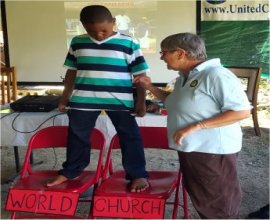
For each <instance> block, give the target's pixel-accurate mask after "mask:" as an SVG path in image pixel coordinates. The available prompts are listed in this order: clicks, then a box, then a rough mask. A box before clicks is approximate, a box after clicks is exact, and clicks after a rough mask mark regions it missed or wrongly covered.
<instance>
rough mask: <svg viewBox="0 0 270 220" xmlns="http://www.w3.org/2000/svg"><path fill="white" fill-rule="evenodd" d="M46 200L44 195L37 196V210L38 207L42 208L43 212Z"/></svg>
mask: <svg viewBox="0 0 270 220" xmlns="http://www.w3.org/2000/svg"><path fill="white" fill-rule="evenodd" d="M46 200H47V198H46V196H45V195H40V196H39V200H38V204H37V209H40V205H41V206H42V208H43V209H44V210H45V209H46V207H45V205H44V203H45V202H46Z"/></svg>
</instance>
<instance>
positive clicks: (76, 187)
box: [6, 126, 105, 219]
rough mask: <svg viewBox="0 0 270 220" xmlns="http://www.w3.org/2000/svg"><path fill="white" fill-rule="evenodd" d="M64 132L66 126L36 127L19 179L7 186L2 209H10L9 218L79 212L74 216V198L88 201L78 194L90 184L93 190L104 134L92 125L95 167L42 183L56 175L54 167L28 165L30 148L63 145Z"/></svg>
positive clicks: (100, 159) (68, 214)
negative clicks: (70, 177)
mask: <svg viewBox="0 0 270 220" xmlns="http://www.w3.org/2000/svg"><path fill="white" fill-rule="evenodd" d="M67 134H68V127H67V126H53V127H47V128H44V129H42V130H40V131H38V132H37V133H36V134H34V135H33V136H32V138H31V139H30V142H29V144H28V149H27V152H26V156H25V160H24V164H23V168H22V173H21V175H20V179H19V180H18V181H17V182H16V183H15V184H14V185H13V186H11V187H10V189H9V194H8V199H7V203H6V210H10V211H12V215H11V218H12V219H14V218H15V217H19V218H53V219H54V218H65V219H69V218H80V216H74V214H75V212H76V208H77V204H78V202H91V200H89V199H88V200H87V199H84V200H83V199H79V197H80V194H82V193H83V192H85V191H86V190H88V189H89V188H90V187H92V186H93V188H94V189H93V190H95V188H96V187H97V184H98V182H99V180H100V177H101V172H102V169H103V166H102V160H103V154H104V148H105V137H104V135H103V133H102V132H101V131H99V130H97V129H93V131H92V133H91V136H90V137H89V141H90V142H91V146H92V149H95V150H93V153H94V152H97V154H98V155H97V156H96V159H97V163H95V164H96V165H95V166H96V167H95V169H93V170H92V168H91V170H84V171H83V173H82V174H81V175H80V176H79V177H78V178H75V179H73V180H70V181H66V182H64V183H62V184H59V185H56V186H52V187H46V186H45V183H46V181H48V180H49V179H52V178H55V177H56V176H57V175H58V172H57V170H34V169H33V168H32V166H31V162H30V158H31V154H32V152H33V150H36V149H40V148H58V147H65V146H66V144H67ZM95 155H96V154H95ZM93 162H94V161H93ZM91 163H92V161H91ZM92 205H93V204H92V203H91V206H89V207H90V211H89V216H90V215H91V209H92ZM17 212H27V214H28V215H22V213H20V215H19V216H17ZM40 213H41V214H40ZM44 214H45V215H44Z"/></svg>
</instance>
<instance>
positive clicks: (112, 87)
mask: <svg viewBox="0 0 270 220" xmlns="http://www.w3.org/2000/svg"><path fill="white" fill-rule="evenodd" d="M80 20H81V22H82V25H83V27H84V28H85V30H86V32H87V34H84V35H80V36H76V37H74V38H73V39H72V42H71V45H70V49H69V52H68V54H67V57H66V60H65V63H64V66H65V67H67V72H66V76H65V88H64V91H63V95H62V98H61V100H60V103H59V110H60V111H61V112H63V111H66V109H67V106H68V107H69V109H68V112H67V113H68V117H69V133H68V143H67V158H66V161H65V162H64V163H63V169H62V170H60V171H59V175H58V176H57V177H56V178H55V179H54V180H52V181H50V182H48V183H47V186H48V187H50V186H54V185H57V184H61V183H63V182H65V181H68V180H71V179H74V178H76V177H78V176H79V175H80V174H81V172H82V171H83V169H84V168H85V167H86V166H87V165H88V164H89V162H90V146H89V135H90V133H91V131H92V129H93V128H94V127H95V122H96V119H97V117H98V116H99V114H100V112H101V111H102V110H105V111H106V112H107V115H108V116H109V117H110V119H111V121H112V123H113V125H114V126H115V129H116V131H117V133H118V135H119V137H120V143H121V152H122V163H123V167H124V169H125V171H126V178H127V179H128V180H130V191H131V192H141V191H144V190H145V189H146V188H148V187H149V184H148V182H147V178H148V174H147V172H146V170H145V164H146V163H145V156H144V150H143V143H142V140H141V137H140V133H139V129H138V125H137V122H136V120H135V117H134V115H132V114H131V110H133V109H134V101H133V90H132V76H133V77H134V78H136V77H137V76H143V75H146V72H147V71H149V69H148V66H147V64H146V62H145V59H144V57H143V55H142V52H141V49H140V46H139V44H138V42H137V41H136V40H134V39H132V38H131V37H130V36H127V35H123V34H120V33H118V32H114V31H113V27H114V25H115V18H113V17H112V15H111V13H110V11H109V10H108V9H107V8H106V7H104V6H101V5H92V6H86V7H85V8H83V9H82V11H81V13H80ZM145 109H146V108H145V90H144V89H143V88H142V87H140V85H137V103H136V106H135V112H134V113H135V114H136V115H137V116H140V117H142V116H144V115H145Z"/></svg>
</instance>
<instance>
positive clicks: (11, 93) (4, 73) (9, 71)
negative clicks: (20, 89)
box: [1, 67, 17, 105]
mask: <svg viewBox="0 0 270 220" xmlns="http://www.w3.org/2000/svg"><path fill="white" fill-rule="evenodd" d="M16 99H17V76H16V69H15V67H1V104H2V105H3V104H6V103H10V102H11V101H15V100H16Z"/></svg>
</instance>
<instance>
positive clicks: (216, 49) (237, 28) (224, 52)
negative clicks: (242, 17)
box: [201, 20, 270, 78]
mask: <svg viewBox="0 0 270 220" xmlns="http://www.w3.org/2000/svg"><path fill="white" fill-rule="evenodd" d="M269 30H270V29H269V20H268V21H201V37H202V38H203V39H204V40H205V44H206V49H207V54H208V57H209V58H216V57H218V58H220V59H221V62H222V64H223V65H224V66H248V67H254V66H261V67H262V72H263V77H268V78H269V72H270V71H269V59H270V58H269V51H270V49H269V47H270V31H269Z"/></svg>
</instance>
